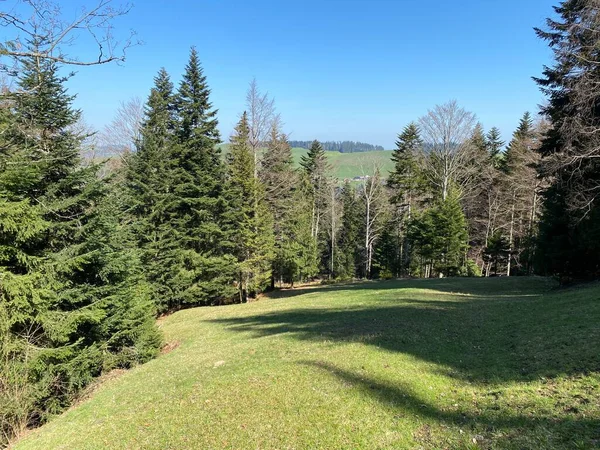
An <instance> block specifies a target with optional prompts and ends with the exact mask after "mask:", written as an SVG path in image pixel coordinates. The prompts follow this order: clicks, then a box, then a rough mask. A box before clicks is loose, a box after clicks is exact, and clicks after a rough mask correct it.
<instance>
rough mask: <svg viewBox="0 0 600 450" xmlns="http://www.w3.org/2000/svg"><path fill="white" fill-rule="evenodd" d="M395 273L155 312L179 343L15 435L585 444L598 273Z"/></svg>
mask: <svg viewBox="0 0 600 450" xmlns="http://www.w3.org/2000/svg"><path fill="white" fill-rule="evenodd" d="M553 288H554V285H553V283H552V282H550V281H548V280H546V279H541V278H532V279H525V278H520V279H517V278H514V279H507V278H504V279H487V280H486V279H448V280H417V281H398V282H395V281H390V282H381V283H362V284H355V285H346V286H331V287H327V288H316V289H307V290H304V291H303V290H296V291H289V292H284V293H278V294H277V295H276V296H274V297H276V298H272V299H268V300H263V301H260V302H256V303H252V304H247V305H232V306H226V307H219V308H199V309H190V310H186V311H181V312H178V313H176V314H174V315H172V316H170V317H167V318H166V319H164V320H162V321H161V327H162V329H163V331H164V333H165V335H166V339H167V341H169V342H172V343H178V344H179V346H178V347H176V348H175V349H174V350H172V351H171V352H169V353H166V354H164V355H162V356H161V357H159V358H158V359H156V360H154V361H151V362H150V363H148V364H146V365H144V366H141V367H138V368H136V369H134V370H131V371H129V372H126V373H124V374H123V375H121V376H119V377H116V378H113V379H109V380H107V381H106V382H104V383H103V384H102V385H101V386H100V387H99V388H98V389H97V390H96V392H94V393H93V395H92V396H91V398H90V399H89V400H87V401H84V402H82V403H81V404H80V405H78V406H77V407H74V408H72V409H71V410H70V411H68V412H67V413H65V414H63V415H62V416H60V417H57V418H55V419H54V420H52V421H51V422H50V423H49V424H48V425H46V426H44V427H43V428H41V429H39V430H35V431H33V432H31V433H30V435H29V436H27V437H26V438H24V439H23V440H22V441H21V442H20V444H19V445H18V446H17V448H18V449H95V448H106V449H120V448H123V449H125V448H151V449H167V448H172V449H184V448H193V449H208V448H236V449H238V448H365V449H374V448H514V449H520V448H536V449H541V448H593V447H596V446H599V445H600V286H598V285H592V286H588V287H584V288H580V289H571V290H556V289H553Z"/></svg>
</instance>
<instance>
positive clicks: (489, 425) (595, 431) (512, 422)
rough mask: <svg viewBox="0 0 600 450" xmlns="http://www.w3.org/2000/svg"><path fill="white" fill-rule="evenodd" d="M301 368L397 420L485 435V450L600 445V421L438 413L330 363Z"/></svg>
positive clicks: (438, 441) (432, 440)
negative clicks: (348, 390) (382, 408)
mask: <svg viewBox="0 0 600 450" xmlns="http://www.w3.org/2000/svg"><path fill="white" fill-rule="evenodd" d="M301 364H303V365H306V366H309V367H313V368H316V369H317V370H320V371H323V372H326V373H327V374H329V375H331V376H334V377H336V378H337V379H338V380H339V381H340V382H343V383H344V384H345V385H349V386H351V387H352V388H353V389H357V390H359V391H360V392H362V393H363V394H365V395H367V396H369V397H374V398H375V399H377V401H378V402H380V403H381V404H383V405H385V406H386V407H388V408H391V409H392V410H393V412H394V413H395V414H396V416H395V417H397V418H401V417H403V416H406V415H409V416H410V415H417V416H419V417H423V418H427V419H433V420H434V421H437V422H440V423H444V424H446V425H453V426H456V427H457V428H460V429H463V428H464V429H465V430H468V431H470V432H471V433H470V434H469V435H468V436H467V438H468V439H470V437H471V436H472V434H473V433H478V434H479V433H482V434H483V436H482V437H483V441H482V442H479V444H481V445H483V446H484V447H488V446H489V445H490V444H493V445H494V447H496V448H507V447H511V448H541V447H542V446H540V441H541V440H543V441H545V444H546V445H543V447H544V448H568V447H571V446H573V445H576V444H579V445H581V446H582V447H579V448H592V446H595V445H597V444H600V420H598V419H590V418H585V417H574V416H570V417H569V416H567V417H561V418H557V417H551V416H540V415H537V416H531V415H528V414H516V413H514V412H510V413H507V412H506V411H505V410H501V409H500V408H490V409H484V410H483V411H482V412H480V413H477V414H475V413H474V412H473V411H461V410H460V409H458V408H449V407H445V408H444V407H437V406H434V405H432V404H431V403H430V402H428V401H426V400H424V399H422V398H419V396H418V395H416V394H415V393H413V392H411V391H410V389H409V388H407V387H402V386H398V385H397V384H393V383H390V382H386V381H382V380H376V379H373V378H370V377H367V376H365V375H363V374H359V373H355V372H352V371H349V370H345V369H342V368H339V367H336V366H334V365H332V364H329V363H326V362H321V361H302V362H301ZM456 406H458V405H456ZM540 436H541V439H540ZM416 438H417V440H420V441H422V442H421V443H424V444H426V445H428V448H429V446H432V447H435V448H442V447H443V448H448V447H447V445H448V442H447V441H445V442H444V439H445V437H443V436H437V437H436V436H435V435H433V436H431V435H429V436H416ZM424 439H425V442H423V440H424ZM536 441H537V443H536ZM454 444H456V442H455V443H454ZM486 444H488V445H486Z"/></svg>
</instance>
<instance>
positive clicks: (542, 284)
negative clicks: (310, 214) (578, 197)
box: [267, 277, 556, 299]
mask: <svg viewBox="0 0 600 450" xmlns="http://www.w3.org/2000/svg"><path fill="white" fill-rule="evenodd" d="M524 280H526V282H524ZM553 287H556V283H554V282H553V281H552V280H550V279H548V278H542V277H530V278H526V279H525V278H523V277H495V278H443V279H435V278H430V279H396V280H386V281H354V282H345V283H335V284H330V285H317V286H305V287H297V288H291V289H278V290H275V291H273V292H270V293H269V294H268V295H267V297H269V298H278V299H279V298H293V297H297V296H302V295H306V294H327V293H333V292H339V291H365V290H367V291H369V290H370V291H386V290H394V289H432V290H436V291H440V292H446V293H462V294H466V295H493V294H495V293H502V295H505V296H507V295H512V296H519V295H527V294H530V295H539V294H540V292H544V291H547V290H550V289H552V288H553Z"/></svg>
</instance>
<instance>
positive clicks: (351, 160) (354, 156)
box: [220, 144, 394, 182]
mask: <svg viewBox="0 0 600 450" xmlns="http://www.w3.org/2000/svg"><path fill="white" fill-rule="evenodd" d="M228 146H229V144H222V145H220V147H221V150H222V151H223V153H224V154H226V153H227V151H228ZM307 152H308V150H306V149H305V148H299V147H295V148H292V156H293V158H294V164H295V165H296V167H299V166H300V159H301V158H302V156H303V155H306V153H307ZM325 154H326V155H327V159H328V160H329V162H330V163H331V167H332V169H333V170H332V172H333V175H334V176H335V177H336V178H337V179H338V180H339V181H340V182H342V181H344V180H346V179H348V180H351V179H352V178H354V177H361V176H365V175H372V174H373V170H374V167H379V168H380V169H381V171H382V173H383V177H384V178H387V175H388V174H389V173H390V171H392V169H393V168H394V164H393V162H392V160H391V158H392V151H391V150H383V151H371V152H355V153H341V152H333V151H326V152H325Z"/></svg>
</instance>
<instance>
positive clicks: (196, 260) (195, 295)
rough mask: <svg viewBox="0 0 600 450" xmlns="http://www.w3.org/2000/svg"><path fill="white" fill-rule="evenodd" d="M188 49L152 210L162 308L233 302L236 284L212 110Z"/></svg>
mask: <svg viewBox="0 0 600 450" xmlns="http://www.w3.org/2000/svg"><path fill="white" fill-rule="evenodd" d="M209 94H210V90H209V89H208V86H207V83H206V77H205V76H204V74H203V71H202V68H201V67H200V62H199V60H198V55H197V52H196V50H195V49H193V48H192V50H191V53H190V59H189V62H188V64H187V66H186V69H185V73H184V75H183V80H182V81H181V84H180V86H179V90H178V92H177V93H176V94H175V95H174V105H175V112H176V123H175V132H174V136H175V139H173V142H171V143H170V145H169V147H170V148H169V151H168V168H167V170H166V174H165V179H164V181H163V182H164V183H165V185H166V191H165V193H164V196H163V198H162V199H161V201H160V204H159V205H158V207H157V211H156V213H155V214H156V215H157V216H158V217H159V226H158V231H157V234H158V240H159V241H160V242H161V246H160V249H159V250H160V251H157V252H156V254H155V262H156V265H157V267H162V268H163V270H162V271H161V273H160V274H157V278H156V279H155V282H156V283H161V284H163V285H164V286H165V294H166V295H165V297H164V298H162V299H160V300H159V301H160V308H161V309H163V310H165V309H173V308H178V307H181V306H183V305H208V304H215V303H220V302H222V301H225V300H227V299H229V298H232V297H233V295H234V293H235V288H234V281H235V279H236V274H235V272H236V264H235V257H234V256H233V255H232V253H233V251H234V247H235V245H234V243H233V242H232V232H233V230H232V228H231V226H228V222H227V219H226V216H227V213H228V210H229V208H230V206H229V205H228V202H227V200H226V196H225V167H224V163H223V161H222V160H221V157H220V151H219V149H218V147H217V145H216V144H217V143H218V142H219V132H218V129H217V120H216V110H213V109H212V105H211V103H210V101H209Z"/></svg>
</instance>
